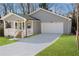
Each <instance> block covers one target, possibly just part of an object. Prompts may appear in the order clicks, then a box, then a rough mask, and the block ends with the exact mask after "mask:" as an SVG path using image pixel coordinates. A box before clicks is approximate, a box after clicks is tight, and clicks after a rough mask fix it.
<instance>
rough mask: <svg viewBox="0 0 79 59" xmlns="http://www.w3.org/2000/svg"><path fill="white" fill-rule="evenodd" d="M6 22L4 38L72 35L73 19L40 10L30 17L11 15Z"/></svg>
mask: <svg viewBox="0 0 79 59" xmlns="http://www.w3.org/2000/svg"><path fill="white" fill-rule="evenodd" d="M1 19H2V20H3V21H4V36H13V37H25V36H30V35H33V34H37V33H57V34H70V33H71V19H69V18H67V17H64V16H61V15H57V14H55V13H53V12H51V11H48V10H45V9H42V8H39V9H38V10H36V11H34V12H32V13H30V14H29V15H17V14H14V13H9V14H7V15H6V16H4V17H2V18H1Z"/></svg>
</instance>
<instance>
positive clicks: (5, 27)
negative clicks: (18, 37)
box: [4, 21, 6, 29]
mask: <svg viewBox="0 0 79 59" xmlns="http://www.w3.org/2000/svg"><path fill="white" fill-rule="evenodd" d="M5 28H6V24H5V21H4V29H5Z"/></svg>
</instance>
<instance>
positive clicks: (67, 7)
mask: <svg viewBox="0 0 79 59" xmlns="http://www.w3.org/2000/svg"><path fill="white" fill-rule="evenodd" d="M55 6H57V8H55ZM73 9H74V5H73V4H72V3H55V4H54V5H53V6H52V7H51V8H50V10H60V11H61V12H63V13H64V14H68V13H69V12H72V11H73Z"/></svg>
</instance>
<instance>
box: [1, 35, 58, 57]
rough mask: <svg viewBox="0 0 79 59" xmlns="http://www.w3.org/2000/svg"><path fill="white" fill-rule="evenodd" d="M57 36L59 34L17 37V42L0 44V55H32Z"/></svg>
mask: <svg viewBox="0 0 79 59" xmlns="http://www.w3.org/2000/svg"><path fill="white" fill-rule="evenodd" d="M59 36H60V35H59V34H39V35H36V36H32V37H30V38H24V39H19V42H16V43H13V44H10V45H6V46H0V56H33V55H35V54H37V53H38V52H40V51H41V50H43V49H44V48H46V47H47V46H49V44H51V43H52V42H53V41H54V40H55V39H56V38H57V37H59Z"/></svg>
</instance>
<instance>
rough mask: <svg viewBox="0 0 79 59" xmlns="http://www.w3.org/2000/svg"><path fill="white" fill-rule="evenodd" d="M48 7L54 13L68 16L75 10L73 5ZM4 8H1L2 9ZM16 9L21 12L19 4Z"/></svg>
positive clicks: (62, 4)
mask: <svg viewBox="0 0 79 59" xmlns="http://www.w3.org/2000/svg"><path fill="white" fill-rule="evenodd" d="M48 4H49V5H48V7H49V9H50V10H52V11H53V12H55V10H56V11H57V13H59V14H63V15H66V14H68V13H69V12H72V11H73V9H74V6H73V4H72V3H48ZM1 8H2V7H1V6H0V9H1ZM16 9H17V11H19V12H20V7H19V5H18V4H16ZM37 9H38V4H37ZM1 11H2V10H0V14H1V13H2V12H1Z"/></svg>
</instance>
